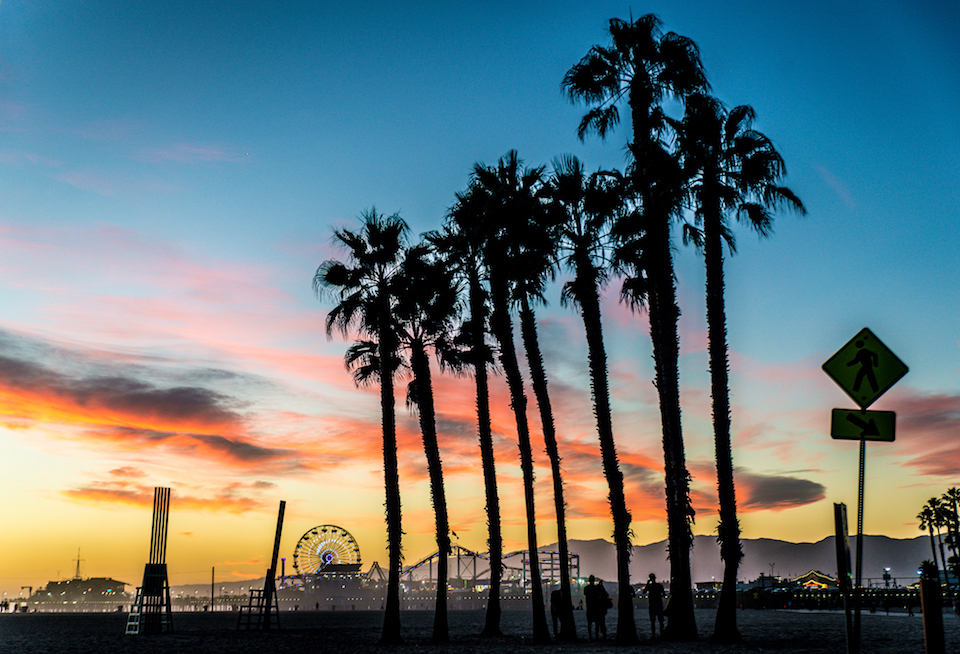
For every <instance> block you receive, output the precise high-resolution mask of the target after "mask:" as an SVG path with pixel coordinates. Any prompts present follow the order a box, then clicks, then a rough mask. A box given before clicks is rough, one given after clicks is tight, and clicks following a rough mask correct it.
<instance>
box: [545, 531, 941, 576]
mask: <svg viewBox="0 0 960 654" xmlns="http://www.w3.org/2000/svg"><path fill="white" fill-rule="evenodd" d="M834 540H835V538H834V537H833V536H830V537H828V538H824V539H823V540H821V541H819V542H816V543H788V542H786V541H782V540H773V539H769V538H760V539H756V540H753V539H742V541H741V542H742V545H743V554H744V557H743V560H742V561H741V563H740V574H739V578H740V580H741V581H751V580H753V579H756V578H757V577H759V576H760V575H761V574H763V575H767V576H770V575H771V573H772V574H773V576H778V577H787V578H793V577H799V576H800V575H802V574H803V573H805V572H807V571H808V570H819V571H820V572H823V573H826V574H828V575H830V576H832V577H835V576H836V574H837V555H836V546H835V544H834ZM554 548H556V544H554V545H550V546H547V548H545V549H554ZM570 551H571V552H574V553H576V554H578V555H580V574H581V575H582V576H587V575H591V574H592V575H596V576H597V577H599V578H601V579H604V580H610V581H615V580H616V578H617V560H616V556H617V555H616V550H615V549H614V546H613V543H611V542H608V541H606V540H602V539H597V540H588V541H585V540H571V541H570ZM850 555H851V564H852V565H854V566H855V565H856V537H855V536H853V537H851V538H850ZM931 557H932V553H931V552H930V540H929V537H927V536H918V537H917V538H912V539H895V538H888V537H886V536H867V535H865V536H864V537H863V578H864V580H866V579H871V578H873V579H875V580H877V581H875V582H874V583H875V584H876V583H882V581H880V580H881V578H882V576H883V571H884V568H890V575H891V576H892V577H894V578H897V579H898V580H899V583H900V584H901V585H902V584H904V583H913V582H914V581H916V577H917V568H918V567H919V566H920V562H921V561H923V560H925V559H930V558H931ZM771 564H772V567H771ZM690 568H691V573H692V576H693V581H694V582H703V581H711V580H712V579H716V580H718V581H719V580H721V579H722V578H723V561H721V559H720V547H719V545H718V544H717V541H716V539H715V538H713V537H712V536H696V537H695V542H694V547H693V551H692V552H691V561H690ZM651 572H652V573H654V574H655V575H657V578H658V579H669V578H670V562H669V561H668V560H667V541H661V542H659V543H651V544H650V545H638V546H634V548H633V557H632V559H631V561H630V578H631V580H632V581H633V582H634V583H637V582H640V581H643V580H645V579H646V578H647V575H649V574H650V573H651ZM901 578H902V579H901Z"/></svg>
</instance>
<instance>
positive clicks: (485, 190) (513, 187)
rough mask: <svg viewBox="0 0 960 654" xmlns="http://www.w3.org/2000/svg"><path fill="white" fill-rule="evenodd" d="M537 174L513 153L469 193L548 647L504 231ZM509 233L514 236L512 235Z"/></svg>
mask: <svg viewBox="0 0 960 654" xmlns="http://www.w3.org/2000/svg"><path fill="white" fill-rule="evenodd" d="M541 172H542V171H541V170H539V169H524V168H523V167H522V166H521V163H520V161H519V160H518V159H517V156H516V152H512V151H511V152H510V153H508V154H507V156H506V157H503V158H501V159H500V160H499V161H498V163H497V166H496V167H492V168H488V167H486V166H483V165H482V164H476V165H475V166H474V169H473V174H472V190H471V193H477V194H478V197H477V199H478V201H479V202H480V204H481V205H482V206H483V207H484V210H483V214H482V216H481V218H480V219H481V220H482V221H483V224H484V243H483V260H484V265H485V267H486V269H487V277H488V279H489V284H490V300H491V305H492V309H493V310H492V313H491V316H490V328H491V331H492V332H493V335H494V337H495V338H496V339H497V343H498V344H499V358H500V365H501V366H502V367H503V371H504V375H505V376H506V380H507V386H508V388H509V390H510V405H511V408H512V409H513V415H514V419H515V420H516V424H517V440H518V444H519V449H520V468H521V470H522V473H523V494H524V505H525V509H526V519H527V549H528V550H529V557H530V558H529V562H530V585H531V598H530V599H531V603H532V609H533V639H534V641H535V642H538V643H546V642H549V641H550V634H549V630H548V627H547V616H546V611H545V608H544V596H543V584H542V580H541V574H540V560H539V556H538V553H537V547H538V544H537V523H536V506H535V502H534V483H533V482H534V473H533V449H532V447H531V444H530V427H529V423H528V422H527V398H526V395H525V393H524V389H523V376H522V374H521V372H520V364H519V361H518V359H517V352H516V348H515V347H514V343H513V321H512V319H511V317H510V304H511V298H512V295H511V291H512V281H513V278H512V276H511V274H512V272H511V269H512V267H513V263H514V257H515V256H516V254H517V252H516V250H515V244H516V242H515V241H513V240H512V236H513V235H512V234H511V233H510V231H509V230H508V226H510V225H513V224H522V223H523V222H524V221H526V220H528V218H529V216H530V213H531V210H532V209H533V205H534V204H535V203H539V200H538V199H537V198H536V197H535V189H536V188H537V187H538V186H539V184H540V177H541ZM514 231H515V230H514Z"/></svg>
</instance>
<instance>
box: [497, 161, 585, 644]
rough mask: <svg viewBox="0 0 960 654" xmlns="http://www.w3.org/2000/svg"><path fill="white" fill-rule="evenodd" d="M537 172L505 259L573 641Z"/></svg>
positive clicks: (554, 225)
mask: <svg viewBox="0 0 960 654" xmlns="http://www.w3.org/2000/svg"><path fill="white" fill-rule="evenodd" d="M511 156H512V157H513V158H515V157H516V153H515V152H511V153H510V155H508V158H509V157H511ZM536 172H537V175H538V177H539V178H540V179H539V180H538V187H537V188H536V189H533V188H532V189H531V190H532V191H533V192H534V195H535V196H540V197H541V198H542V200H540V201H538V199H537V198H536V197H530V198H524V201H525V202H524V203H525V204H526V206H527V207H528V213H527V215H526V216H525V220H517V221H511V222H510V223H508V224H507V225H506V231H507V240H508V241H509V243H510V246H509V251H510V259H511V260H512V262H513V265H512V267H511V277H512V287H513V299H514V303H515V304H517V305H518V306H519V311H518V313H519V317H520V337H521V339H522V341H523V349H524V351H525V353H526V355H527V365H528V367H529V369H530V382H531V386H532V387H533V394H534V397H536V399H537V408H538V410H539V413H540V425H541V427H542V431H543V441H544V446H545V449H546V452H547V458H548V459H549V461H550V472H551V477H552V481H553V501H554V511H555V513H556V516H557V548H558V549H559V554H560V592H561V597H562V599H563V601H562V606H561V611H560V632H559V634H558V637H559V639H560V640H564V641H573V640H576V639H577V624H576V622H575V621H574V619H573V599H572V597H571V596H570V595H571V591H570V551H569V546H568V544H567V517H566V502H565V500H564V493H563V472H562V470H561V467H560V450H559V447H558V445H557V431H556V425H555V423H554V419H553V408H552V405H551V403H550V392H549V387H548V385H547V373H546V370H545V369H544V364H543V353H542V351H541V349H540V338H539V335H538V330H537V317H536V312H535V311H534V308H533V305H534V303H544V302H545V300H544V298H543V289H544V287H545V285H546V282H547V280H548V279H552V278H553V276H554V273H555V270H554V267H555V264H556V251H557V245H558V242H559V223H560V221H558V220H557V219H556V216H557V213H556V212H553V211H550V210H549V207H548V205H547V204H546V203H545V201H544V200H545V197H544V192H545V191H546V190H547V186H546V185H545V184H544V183H543V169H542V168H537V169H536Z"/></svg>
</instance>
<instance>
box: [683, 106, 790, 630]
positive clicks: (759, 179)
mask: <svg viewBox="0 0 960 654" xmlns="http://www.w3.org/2000/svg"><path fill="white" fill-rule="evenodd" d="M754 118H755V114H754V111H753V108H751V107H749V106H739V107H736V108H734V109H733V110H732V111H730V112H729V113H728V112H727V111H726V110H725V109H724V107H723V105H722V104H720V102H719V101H718V100H717V99H715V98H713V97H711V96H709V95H706V94H704V93H693V94H691V95H690V96H688V97H687V99H686V106H685V112H684V116H683V121H682V122H681V123H679V124H677V126H676V127H677V132H678V147H679V151H680V156H681V160H682V163H683V169H684V172H685V174H686V177H688V178H689V179H690V193H691V196H692V199H693V201H694V205H695V208H696V211H695V214H694V215H695V220H696V224H697V226H698V227H699V228H700V229H697V228H696V227H693V226H691V234H692V236H693V237H694V240H695V242H696V243H697V244H698V245H700V246H702V249H703V253H704V262H705V264H706V299H707V332H708V341H709V359H710V390H711V395H712V398H713V433H714V444H715V451H716V462H717V491H718V495H719V500H720V524H719V525H718V527H717V539H718V540H719V541H720V556H721V558H722V559H723V561H724V571H723V586H722V589H721V591H720V600H719V603H718V606H717V616H716V623H715V626H714V632H713V640H714V641H717V642H726V643H729V642H738V641H739V640H740V632H739V630H738V629H737V570H738V568H739V564H740V560H741V559H742V558H743V550H742V549H741V547H740V524H739V521H738V520H737V500H736V491H735V486H734V476H733V454H732V448H731V443H730V391H729V388H730V384H729V377H728V373H729V360H728V357H727V349H728V348H727V321H726V308H725V303H724V299H723V294H724V290H723V289H724V276H723V244H724V243H726V244H727V247H729V249H730V252H731V254H732V253H733V252H735V250H736V244H735V240H734V236H733V232H732V231H731V229H730V220H729V218H730V216H731V215H733V216H735V217H736V218H737V219H738V220H739V221H740V222H741V223H745V224H746V225H747V226H748V227H749V228H751V229H753V230H754V231H756V232H757V233H758V234H760V235H761V236H768V235H769V234H770V232H771V227H772V223H773V218H772V215H771V211H772V210H775V209H777V208H787V209H792V210H794V211H797V212H799V213H801V214H802V213H805V209H804V208H803V203H801V202H800V200H799V199H798V198H797V197H796V196H795V195H794V194H793V193H792V192H791V191H790V190H789V189H787V188H785V187H783V186H778V182H779V181H780V179H781V178H782V177H783V176H784V175H785V174H786V166H785V164H784V162H783V158H782V157H781V156H780V153H779V152H777V150H776V148H774V146H773V144H772V143H771V142H770V139H768V138H767V137H766V136H764V135H763V134H761V133H760V132H758V131H756V130H754V129H752V124H753V120H754Z"/></svg>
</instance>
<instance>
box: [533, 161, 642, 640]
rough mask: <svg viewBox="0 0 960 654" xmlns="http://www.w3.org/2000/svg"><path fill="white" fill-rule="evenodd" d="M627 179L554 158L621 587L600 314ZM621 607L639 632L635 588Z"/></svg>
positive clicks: (625, 529)
mask: <svg viewBox="0 0 960 654" xmlns="http://www.w3.org/2000/svg"><path fill="white" fill-rule="evenodd" d="M622 182H623V179H622V177H621V176H620V175H619V174H617V173H613V172H611V173H597V174H595V175H589V176H588V175H587V174H586V173H585V172H584V169H583V165H582V164H581V163H580V161H579V160H578V159H577V158H576V157H571V156H568V157H562V158H560V159H557V160H555V161H554V163H553V175H552V177H551V179H550V186H551V191H550V195H551V200H552V202H553V207H554V209H555V210H556V211H558V212H559V213H560V215H561V217H562V227H561V241H560V261H561V264H562V265H563V267H564V268H565V269H566V270H568V271H569V272H570V273H572V275H573V278H572V279H571V280H570V281H568V282H566V284H564V286H563V292H562V295H561V300H562V301H563V302H564V303H567V302H571V303H573V305H574V306H575V307H577V308H578V309H579V310H580V316H581V318H582V319H583V326H584V330H585V332H586V339H587V361H588V366H589V370H590V388H591V391H592V395H593V408H594V415H595V416H596V419H597V435H598V437H599V440H600V455H601V459H602V463H603V474H604V477H605V478H606V480H607V488H608V491H609V492H608V499H609V502H610V513H611V516H612V518H613V542H614V546H615V547H616V551H617V583H618V587H619V588H629V587H630V551H631V543H630V534H631V530H630V521H631V517H630V511H629V510H628V509H627V503H626V496H625V493H624V486H623V473H622V472H621V471H620V464H619V461H618V460H617V448H616V444H615V443H614V438H613V416H612V411H611V409H610V384H609V379H608V375H607V354H606V349H605V347H604V344H603V326H602V321H601V313H600V293H601V291H602V289H603V287H604V286H605V285H606V282H607V279H608V276H609V271H610V266H611V257H612V250H611V248H612V243H611V242H610V238H609V227H610V223H611V221H612V220H613V218H614V216H616V214H617V213H618V212H619V210H620V207H621V203H620V199H621V192H620V189H621V187H622ZM617 611H618V612H617V633H632V632H635V631H636V623H635V622H634V615H633V598H632V597H631V596H630V593H619V595H618V604H617Z"/></svg>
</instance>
